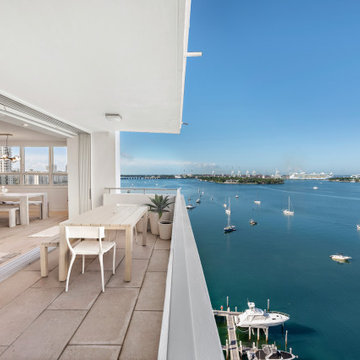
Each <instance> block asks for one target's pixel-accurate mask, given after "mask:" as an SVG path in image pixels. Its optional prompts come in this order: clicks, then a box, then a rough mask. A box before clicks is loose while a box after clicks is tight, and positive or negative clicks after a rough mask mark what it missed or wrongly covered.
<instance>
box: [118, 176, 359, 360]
mask: <svg viewBox="0 0 360 360" xmlns="http://www.w3.org/2000/svg"><path fill="white" fill-rule="evenodd" d="M155 183H157V184H158V185H157V186H158V187H168V188H169V187H182V191H183V193H184V195H185V196H186V198H188V197H189V196H190V197H191V198H192V201H191V202H192V203H195V200H196V198H197V192H198V189H200V191H204V193H205V194H204V196H203V197H202V202H201V204H200V205H199V206H198V207H197V208H195V209H194V210H191V211H190V218H191V223H192V226H193V230H194V234H195V238H196V242H197V245H198V248H199V253H200V257H201V261H202V264H203V268H204V273H205V277H206V281H207V285H208V289H209V293H210V297H211V302H212V305H213V307H215V308H219V307H220V305H226V296H227V295H228V296H229V298H230V306H231V307H234V306H238V309H244V308H245V307H246V303H247V299H249V300H251V301H254V302H255V303H256V305H257V306H258V307H260V308H265V307H266V301H267V298H270V300H271V308H272V309H273V310H279V311H283V312H286V313H289V314H290V316H291V319H290V320H289V321H288V322H287V323H286V326H285V328H286V329H287V330H288V331H289V335H288V345H289V346H291V347H292V348H293V349H294V352H295V353H296V354H298V355H300V358H301V359H303V360H310V359H320V360H322V359H327V360H331V359H339V358H344V359H345V358H346V359H347V360H349V359H359V358H360V356H359V355H358V354H359V349H358V344H357V341H358V334H357V330H358V324H359V320H360V281H359V280H360V277H359V275H360V231H357V230H356V224H357V223H360V184H352V183H331V182H326V181H324V182H319V181H287V182H286V183H285V184H284V185H265V186H260V185H224V184H212V183H206V182H199V181H197V180H156V181H149V180H143V181H133V180H130V181H124V182H123V184H122V185H123V186H130V185H131V184H134V186H149V187H152V186H155ZM313 186H318V187H319V189H318V190H313V189H312V187H313ZM236 194H238V195H239V198H238V199H236V198H235V195H236ZM289 194H290V195H291V201H292V205H293V207H294V210H295V216H294V217H286V216H284V215H283V214H282V211H281V210H282V209H284V208H286V207H287V199H288V195H289ZM211 197H213V200H211ZM228 197H230V198H231V208H232V223H233V224H234V225H236V227H237V231H236V232H233V233H230V234H226V235H225V234H224V233H223V228H224V226H225V225H226V216H225V212H224V208H223V204H224V201H225V200H226V201H227V199H228ZM254 200H261V202H262V203H261V205H260V206H257V205H255V204H254V203H253V201H254ZM250 218H254V219H255V220H256V221H258V225H257V226H250V225H249V219H250ZM336 252H343V253H344V254H347V255H350V256H352V257H353V260H352V261H351V263H350V264H338V263H336V262H334V261H332V260H331V259H329V255H331V254H333V253H336ZM223 331H224V329H220V332H221V333H222V332H223ZM270 341H276V343H277V344H283V343H284V339H283V335H282V331H281V327H280V328H276V329H271V331H270Z"/></svg>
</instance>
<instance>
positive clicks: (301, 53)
mask: <svg viewBox="0 0 360 360" xmlns="http://www.w3.org/2000/svg"><path fill="white" fill-rule="evenodd" d="M359 13H360V2H358V1H349V0H344V1H341V2H339V1H335V0H319V1H306V0H302V1H300V0H294V1H291V2H290V1H287V0H279V1H276V2H274V1H271V2H269V1H268V2H265V1H262V2H261V1H252V2H239V1H236V0H229V1H227V2H226V3H222V4H220V3H219V2H218V1H212V0H207V1H205V0H194V1H193V2H192V12H191V28H190V37H189V50H190V51H203V57H202V58H194V59H191V58H190V59H188V65H187V74H186V86H185V98H184V113H183V121H184V122H187V123H189V126H183V128H182V132H181V134H180V135H169V134H147V133H121V141H120V143H121V150H122V153H121V171H122V173H123V174H144V173H145V174H181V173H184V172H193V173H203V172H208V173H211V172H212V171H213V170H215V171H217V172H230V171H232V170H233V171H235V172H237V171H238V170H241V171H242V172H245V171H246V170H249V171H253V170H255V171H256V172H258V173H267V174H270V173H274V172H275V170H276V169H278V170H279V171H280V172H281V173H283V174H287V173H289V172H290V171H300V170H302V171H306V172H312V171H317V172H321V171H324V172H333V173H334V174H355V173H360V163H359V161H358V157H359V156H358V155H359V144H358V134H359V133H360V121H359V119H360V104H359V101H358V97H359V93H360V69H359V66H358V64H359V63H360V45H359V43H358V38H357V34H359V33H360V22H359V21H358V14H359Z"/></svg>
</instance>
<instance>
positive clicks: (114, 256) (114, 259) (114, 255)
mask: <svg viewBox="0 0 360 360" xmlns="http://www.w3.org/2000/svg"><path fill="white" fill-rule="evenodd" d="M115 262H116V244H114V254H113V275H114V274H115Z"/></svg>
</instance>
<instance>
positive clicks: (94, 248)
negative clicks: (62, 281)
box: [65, 226, 116, 292]
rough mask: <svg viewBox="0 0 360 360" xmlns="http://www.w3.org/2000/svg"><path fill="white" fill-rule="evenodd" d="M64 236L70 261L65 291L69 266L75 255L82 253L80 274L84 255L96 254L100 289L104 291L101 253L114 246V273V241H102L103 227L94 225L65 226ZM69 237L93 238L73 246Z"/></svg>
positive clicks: (83, 266) (83, 267)
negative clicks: (99, 273) (98, 264)
mask: <svg viewBox="0 0 360 360" xmlns="http://www.w3.org/2000/svg"><path fill="white" fill-rule="evenodd" d="M65 237H66V242H67V245H68V247H69V249H70V252H71V261H70V266H69V271H68V275H67V278H66V288H65V291H66V292H67V291H68V289H69V279H70V274H71V268H72V266H73V265H74V261H75V258H76V255H82V271H81V272H82V274H83V273H84V270H85V255H98V256H99V263H100V270H101V285H102V291H103V292H104V291H105V287H104V259H103V255H104V254H105V253H106V252H108V251H109V250H111V249H112V248H114V253H113V274H115V257H116V243H115V242H114V241H111V242H110V241H104V242H103V241H102V239H104V237H105V229H104V228H103V227H95V226H66V227H65ZM70 239H93V240H83V241H80V242H79V243H77V244H76V245H75V246H73V245H71V241H70ZM95 239H96V240H95Z"/></svg>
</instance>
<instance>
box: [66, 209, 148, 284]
mask: <svg viewBox="0 0 360 360" xmlns="http://www.w3.org/2000/svg"><path fill="white" fill-rule="evenodd" d="M142 218H143V219H144V221H143V229H142V230H143V231H142V242H141V245H143V246H145V245H146V235H147V222H148V221H147V219H148V207H147V206H144V205H132V204H131V205H129V204H109V205H103V206H99V207H97V208H95V209H93V210H89V211H87V212H84V213H82V214H80V215H78V216H75V217H73V218H71V219H69V220H65V221H63V222H62V223H60V224H59V226H60V239H59V241H60V242H59V281H65V280H66V276H67V272H68V268H69V249H68V245H67V242H66V237H65V227H66V226H96V227H100V226H101V227H104V228H105V230H108V231H109V230H110V231H117V230H125V273H124V281H131V268H132V249H133V240H134V227H135V226H136V224H137V223H138V222H139V221H140V220H141V219H142ZM105 241H106V240H105Z"/></svg>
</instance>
